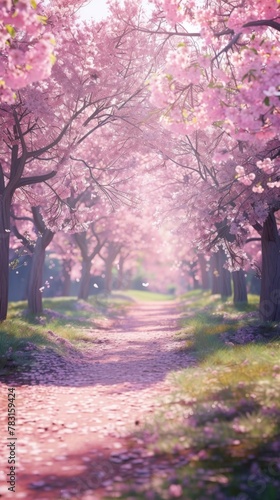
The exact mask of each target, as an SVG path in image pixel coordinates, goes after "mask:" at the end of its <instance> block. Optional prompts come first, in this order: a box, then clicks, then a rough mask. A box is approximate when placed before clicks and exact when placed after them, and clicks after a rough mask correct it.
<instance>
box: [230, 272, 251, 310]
mask: <svg viewBox="0 0 280 500" xmlns="http://www.w3.org/2000/svg"><path fill="white" fill-rule="evenodd" d="M232 280H233V303H234V305H245V304H248V296H247V287H246V278H245V274H244V271H243V269H240V270H239V271H234V272H233V273H232Z"/></svg>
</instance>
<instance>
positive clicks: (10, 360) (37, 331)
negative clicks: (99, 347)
mask: <svg viewBox="0 0 280 500" xmlns="http://www.w3.org/2000/svg"><path fill="white" fill-rule="evenodd" d="M128 305H129V301H128V300H125V299H122V300H119V299H116V300H115V299H114V298H106V297H101V296H100V297H99V296H98V297H90V299H89V301H88V302H85V301H78V300H77V299H76V298H73V297H59V298H53V299H45V300H44V301H43V307H44V313H43V314H42V315H41V316H37V317H35V316H32V315H27V314H25V309H26V302H14V303H11V304H10V305H9V314H8V317H7V320H6V321H4V322H2V323H0V374H6V373H9V372H14V371H15V370H21V369H22V368H23V367H25V368H26V367H28V365H30V363H31V362H32V356H31V355H30V353H31V351H32V350H33V349H43V348H45V347H47V348H51V349H53V350H55V351H57V352H59V353H60V354H62V355H66V354H67V348H68V346H69V345H72V346H73V347H74V348H77V349H78V348H80V347H81V346H82V345H84V344H83V343H84V342H85V341H89V340H90V341H94V338H93V335H92V334H91V335H90V336H89V334H88V331H89V330H94V329H105V330H106V329H109V328H110V326H111V325H112V324H113V321H114V318H115V317H116V316H119V315H123V314H124V312H125V310H126V308H127V307H128ZM63 340H64V341H65V342H64V341H63ZM70 343H71V344H70Z"/></svg>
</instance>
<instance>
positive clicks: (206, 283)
mask: <svg viewBox="0 0 280 500" xmlns="http://www.w3.org/2000/svg"><path fill="white" fill-rule="evenodd" d="M197 257H198V263H199V267H200V273H201V287H202V290H210V277H209V271H208V270H207V263H206V260H205V257H204V255H203V254H201V253H199V254H198V256H197Z"/></svg>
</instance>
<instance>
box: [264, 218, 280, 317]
mask: <svg viewBox="0 0 280 500" xmlns="http://www.w3.org/2000/svg"><path fill="white" fill-rule="evenodd" d="M261 243H262V277H261V294H260V316H261V319H262V320H264V321H280V238H279V234H278V230H277V224H276V219H275V215H274V213H273V212H270V214H269V216H268V217H267V219H266V221H265V223H264V226H263V230H262V235H261Z"/></svg>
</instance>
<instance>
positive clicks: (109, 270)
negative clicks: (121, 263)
mask: <svg viewBox="0 0 280 500" xmlns="http://www.w3.org/2000/svg"><path fill="white" fill-rule="evenodd" d="M113 263H114V260H111V259H106V261H105V283H104V288H105V293H111V291H112V285H113Z"/></svg>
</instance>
